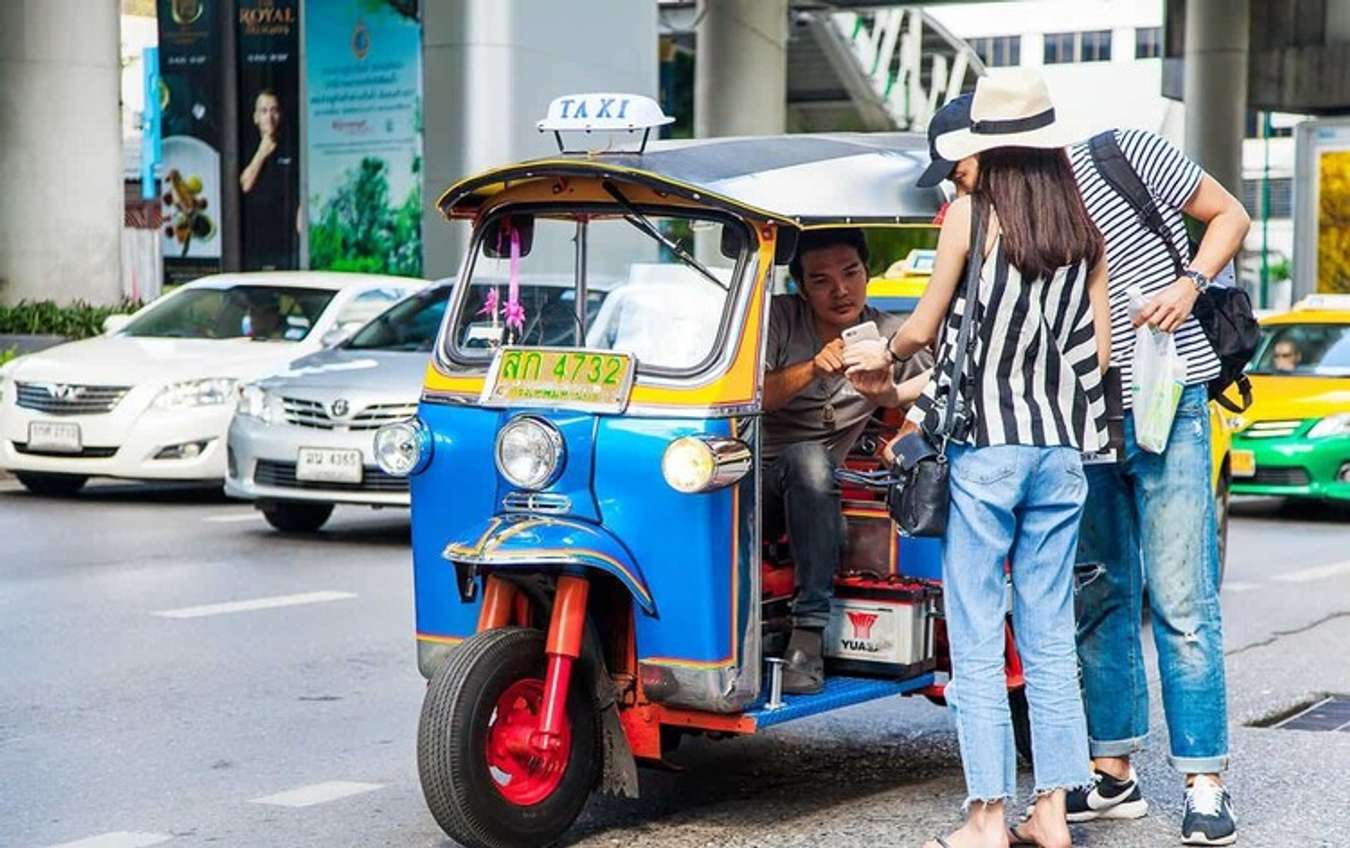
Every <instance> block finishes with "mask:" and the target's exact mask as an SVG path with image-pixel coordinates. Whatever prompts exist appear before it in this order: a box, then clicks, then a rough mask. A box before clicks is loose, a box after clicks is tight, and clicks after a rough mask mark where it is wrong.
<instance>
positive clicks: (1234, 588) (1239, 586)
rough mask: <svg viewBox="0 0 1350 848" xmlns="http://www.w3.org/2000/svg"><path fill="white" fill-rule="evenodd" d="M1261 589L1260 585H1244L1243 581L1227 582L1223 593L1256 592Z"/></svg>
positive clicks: (1224, 583) (1222, 589) (1223, 587)
mask: <svg viewBox="0 0 1350 848" xmlns="http://www.w3.org/2000/svg"><path fill="white" fill-rule="evenodd" d="M1260 588H1261V584H1260V583H1243V582H1242V581H1241V580H1225V581H1224V582H1223V586H1222V587H1221V591H1224V592H1254V591H1256V590H1257V589H1260Z"/></svg>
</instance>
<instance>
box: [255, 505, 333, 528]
mask: <svg viewBox="0 0 1350 848" xmlns="http://www.w3.org/2000/svg"><path fill="white" fill-rule="evenodd" d="M262 514H263V518H266V519H267V523H268V524H271V525H272V526H273V527H275V528H276V529H278V530H280V531H281V532H283V533H316V532H318V530H319V528H320V527H322V526H323V525H324V523H325V522H326V521H328V518H329V516H331V515H332V514H333V505H332V504H329V503H307V502H302V501H290V502H287V501H280V502H278V503H271V504H267V505H266V506H264V507H263V508H262Z"/></svg>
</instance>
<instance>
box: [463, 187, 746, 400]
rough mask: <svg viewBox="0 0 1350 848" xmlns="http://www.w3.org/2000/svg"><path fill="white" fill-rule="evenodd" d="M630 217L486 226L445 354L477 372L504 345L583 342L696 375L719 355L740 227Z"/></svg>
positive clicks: (646, 364)
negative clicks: (517, 226)
mask: <svg viewBox="0 0 1350 848" xmlns="http://www.w3.org/2000/svg"><path fill="white" fill-rule="evenodd" d="M636 212H637V210H636V209H627V210H616V211H606V212H604V213H601V214H586V215H584V216H583V215H580V214H577V215H573V216H568V217H553V218H545V217H543V216H542V215H541V216H539V217H537V218H536V219H534V220H533V221H532V222H531V226H530V227H528V228H525V229H517V230H516V231H515V232H514V234H512V229H511V226H510V225H507V224H504V223H503V224H501V225H498V226H496V227H494V226H493V223H492V222H491V221H489V222H488V223H487V224H486V225H484V226H483V227H482V228H481V232H480V237H479V239H478V241H477V246H476V248H475V255H474V257H473V263H472V266H471V269H470V271H469V279H468V285H467V286H466V287H465V289H466V290H465V292H464V294H462V295H461V296H460V297H459V298H457V301H458V307H457V310H456V312H455V316H454V320H453V321H452V322H451V323H450V325H449V327H448V329H447V333H446V339H445V351H444V353H445V354H446V355H447V356H448V358H449V359H450V360H451V361H457V362H461V363H465V364H481V365H483V366H484V367H485V366H486V364H487V362H488V361H490V360H491V358H492V356H493V354H494V352H495V350H496V349H497V348H498V347H499V346H501V345H523V346H537V347H583V348H588V349H592V350H614V351H622V352H626V353H631V354H633V356H634V357H635V358H636V359H637V362H638V367H639V370H640V371H641V372H653V371H654V372H658V373H659V372H666V373H672V374H680V373H690V372H694V371H698V370H702V367H703V366H704V365H706V364H707V363H709V362H710V361H711V359H712V358H713V356H714V354H715V353H716V352H717V350H718V347H717V341H718V338H719V337H720V335H721V329H722V327H723V325H724V324H725V323H726V318H727V312H728V310H729V308H730V304H731V303H732V302H733V300H734V295H733V292H734V290H735V285H734V283H735V278H736V268H737V264H738V262H740V260H741V259H742V258H743V257H744V256H745V255H746V252H747V245H748V239H749V232H748V230H747V229H746V228H745V227H744V226H743V225H742V224H740V223H738V222H735V221H732V220H730V219H724V218H718V217H712V216H709V217H706V218H700V217H694V216H681V215H672V214H670V213H668V212H661V213H656V212H650V213H649V212H646V211H643V212H642V213H641V214H640V215H639V214H634V213H636ZM518 217H519V216H515V215H513V216H512V220H515V219H516V218H518ZM502 218H504V216H502ZM499 220H500V219H499ZM494 240H495V244H494V243H493V242H494ZM513 240H514V242H515V246H514V248H513V247H512V246H511V244H512V241H513ZM513 253H514V254H515V255H516V258H515V259H514V260H513V259H512V254H513ZM513 265H514V266H515V267H514V270H513V268H512V266H513ZM513 278H514V280H515V288H516V292H517V295H516V299H515V305H514V306H513V305H512V303H511V288H512V285H511V281H512V279H513ZM582 291H584V298H585V304H586V305H585V309H583V310H578V308H577V300H578V297H581V296H583V295H582V294H581V292H582Z"/></svg>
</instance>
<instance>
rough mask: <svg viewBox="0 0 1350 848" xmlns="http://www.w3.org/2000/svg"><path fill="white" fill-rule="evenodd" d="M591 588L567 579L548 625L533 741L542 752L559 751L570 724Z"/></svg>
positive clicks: (583, 580)
mask: <svg viewBox="0 0 1350 848" xmlns="http://www.w3.org/2000/svg"><path fill="white" fill-rule="evenodd" d="M590 589H591V584H590V583H589V582H588V581H587V580H586V578H584V577H572V576H570V575H563V576H561V577H559V578H558V591H557V594H556V595H555V596H554V598H553V618H552V620H551V621H550V622H549V625H548V641H547V642H546V643H545V645H544V652H545V653H546V654H547V655H548V672H547V674H546V675H545V676H544V703H543V706H542V708H541V709H540V715H539V730H538V732H537V733H535V735H534V737H533V739H532V740H531V741H532V742H533V744H534V746H535V747H537V748H539V749H541V750H548V749H550V748H556V747H558V746H559V745H560V744H561V742H562V731H563V729H564V727H565V726H566V723H567V691H568V687H569V686H570V685H571V683H572V666H573V664H574V663H575V662H576V661H577V658H578V657H580V656H581V639H582V636H583V634H584V633H585V631H586V599H587V597H588V595H589V594H590Z"/></svg>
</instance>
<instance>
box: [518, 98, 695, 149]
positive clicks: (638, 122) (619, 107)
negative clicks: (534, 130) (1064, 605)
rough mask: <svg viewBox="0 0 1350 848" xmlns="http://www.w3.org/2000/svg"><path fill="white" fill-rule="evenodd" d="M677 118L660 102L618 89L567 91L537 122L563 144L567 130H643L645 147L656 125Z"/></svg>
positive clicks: (550, 105) (549, 106)
mask: <svg viewBox="0 0 1350 848" xmlns="http://www.w3.org/2000/svg"><path fill="white" fill-rule="evenodd" d="M674 122H675V119H674V118H673V117H671V116H670V115H667V114H665V113H664V112H662V111H661V106H660V104H658V103H657V102H656V101H655V100H653V99H651V98H650V97H644V96H643V95H641V94H622V93H619V92H592V93H590V94H564V95H563V96H561V97H555V98H553V102H552V103H550V104H548V114H547V115H545V116H544V119H543V120H542V121H539V122H537V123H536V124H535V126H536V127H538V128H539V131H540V132H552V133H553V134H554V137H555V138H556V139H557V140H558V149H559V150H562V151H563V152H567V151H566V149H565V148H564V147H563V143H562V133H564V132H587V133H589V132H638V131H641V132H642V147H643V148H645V147H646V146H647V137H648V136H649V135H650V134H651V131H652V128H653V127H660V126H665V125H666V124H672V123H674Z"/></svg>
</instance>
